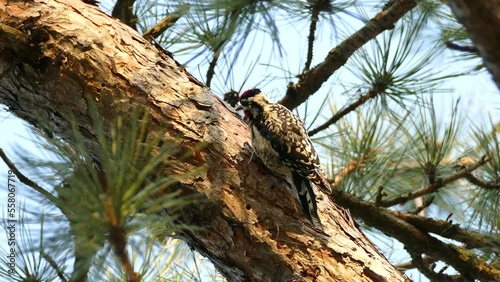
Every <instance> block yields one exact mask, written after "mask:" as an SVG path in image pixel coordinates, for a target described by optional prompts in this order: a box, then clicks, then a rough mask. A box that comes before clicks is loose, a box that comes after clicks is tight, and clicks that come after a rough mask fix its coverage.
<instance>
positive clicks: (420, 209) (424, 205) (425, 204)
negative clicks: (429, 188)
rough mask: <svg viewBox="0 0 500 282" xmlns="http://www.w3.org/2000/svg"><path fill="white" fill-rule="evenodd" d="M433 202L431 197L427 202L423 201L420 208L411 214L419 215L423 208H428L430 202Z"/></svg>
mask: <svg viewBox="0 0 500 282" xmlns="http://www.w3.org/2000/svg"><path fill="white" fill-rule="evenodd" d="M433 201H434V196H432V197H431V198H430V199H429V200H427V201H425V202H424V203H423V204H422V205H421V206H420V207H417V208H416V209H415V210H414V211H413V212H411V213H412V214H419V213H420V212H421V211H423V210H424V209H425V208H427V207H429V206H430V205H431V204H432V202H433Z"/></svg>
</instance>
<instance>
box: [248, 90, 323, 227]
mask: <svg viewBox="0 0 500 282" xmlns="http://www.w3.org/2000/svg"><path fill="white" fill-rule="evenodd" d="M240 104H241V108H242V109H243V110H244V112H245V119H246V120H247V121H248V122H249V125H250V130H251V135H252V146H253V148H254V150H255V153H256V155H257V156H258V157H259V158H260V159H261V160H262V162H263V163H264V164H265V165H266V166H267V167H268V168H269V169H270V170H272V171H274V172H276V173H279V174H282V175H285V176H286V177H288V179H289V180H291V181H292V182H293V186H294V187H295V189H296V192H297V194H298V197H299V200H300V203H301V205H302V208H303V210H304V213H305V214H306V216H307V217H308V219H309V220H310V221H311V222H312V223H313V224H314V222H313V217H314V218H316V219H317V220H318V221H319V217H318V212H317V207H316V199H315V195H314V190H313V188H312V184H314V185H316V186H317V187H318V188H320V189H322V190H323V191H325V192H330V191H331V190H330V184H329V183H328V181H327V180H326V178H325V176H324V173H323V170H322V169H321V166H320V163H319V158H318V155H317V154H316V151H315V150H314V147H313V145H312V143H311V140H310V139H309V136H308V134H307V131H306V129H305V127H304V124H303V123H302V121H301V120H300V119H298V118H297V117H296V116H295V115H294V114H293V113H292V112H291V111H290V110H288V109H287V108H286V107H284V106H282V105H280V104H277V103H273V102H271V101H270V100H269V98H268V97H267V96H266V95H265V94H264V93H262V92H261V91H260V90H259V89H250V90H247V91H245V92H243V94H242V95H241V96H240Z"/></svg>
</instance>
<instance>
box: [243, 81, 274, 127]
mask: <svg viewBox="0 0 500 282" xmlns="http://www.w3.org/2000/svg"><path fill="white" fill-rule="evenodd" d="M269 103H271V101H270V100H269V98H268V97H267V96H266V94H264V93H263V92H262V91H260V89H257V88H253V89H249V90H247V91H245V92H243V94H241V96H240V106H239V107H238V108H237V110H244V112H245V119H246V120H248V119H252V118H253V117H254V116H256V115H257V114H258V113H259V112H260V111H261V110H262V108H263V107H264V106H265V105H267V104H269Z"/></svg>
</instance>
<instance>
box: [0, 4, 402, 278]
mask: <svg viewBox="0 0 500 282" xmlns="http://www.w3.org/2000/svg"><path fill="white" fill-rule="evenodd" d="M0 10H1V11H4V13H3V14H2V17H0V24H4V25H7V26H9V27H12V28H16V29H18V30H19V31H21V32H23V35H24V37H25V38H27V41H28V42H29V45H28V47H27V49H23V47H22V46H26V44H24V45H23V43H22V42H16V41H15V40H14V42H12V41H11V42H10V43H9V44H5V43H4V41H5V38H4V37H3V34H1V31H0V44H1V46H2V48H3V49H2V50H3V52H1V53H0V66H10V65H12V66H13V67H12V68H11V69H10V71H9V72H6V73H5V75H4V77H3V78H2V79H1V80H0V103H2V104H4V105H6V106H7V107H8V108H9V109H10V110H11V111H12V112H13V113H14V114H15V115H17V116H18V117H20V118H22V119H24V120H26V121H27V122H29V123H31V124H33V125H34V126H36V127H39V128H42V129H43V130H46V131H48V132H51V133H53V134H55V135H60V136H62V137H65V136H71V126H70V124H69V122H68V121H67V120H65V119H64V118H63V117H64V116H65V115H64V113H67V112H68V111H69V112H71V113H72V116H74V118H75V121H74V122H75V123H76V126H77V128H78V129H79V130H80V131H81V133H82V135H83V138H85V144H86V145H88V146H89V151H93V150H92V144H93V142H94V138H95V130H94V128H93V126H92V123H91V120H92V119H91V118H90V116H89V105H88V104H87V101H88V100H93V101H97V102H96V104H97V106H98V109H99V111H100V115H101V116H102V117H103V123H109V121H110V119H111V118H112V117H114V116H115V112H116V111H117V110H119V111H122V112H126V110H127V109H130V107H131V104H133V105H139V106H141V107H143V108H144V110H145V111H148V112H149V113H150V115H151V116H152V121H151V127H148V130H151V131H150V132H148V133H150V134H159V133H161V138H162V141H163V142H164V143H167V142H168V143H170V144H173V145H176V146H178V147H180V148H182V149H183V150H184V151H191V150H192V148H193V146H194V145H199V144H203V146H198V147H197V148H198V149H197V151H196V152H195V154H194V156H193V157H190V158H182V156H177V155H172V156H171V158H169V160H168V161H167V160H165V163H164V164H162V165H160V167H159V168H158V174H161V175H191V174H189V172H192V171H193V170H196V169H199V170H201V169H200V168H203V170H202V172H200V174H199V175H196V177H194V176H193V177H190V178H187V179H183V180H182V181H180V182H179V183H178V184H176V185H174V186H173V187H171V189H173V190H174V191H180V192H181V193H182V194H183V195H192V196H196V197H197V199H200V202H197V204H196V205H193V206H188V207H186V208H184V209H183V210H182V211H179V213H178V214H176V216H177V218H178V219H179V223H180V224H186V225H188V226H197V227H200V228H196V229H192V230H186V231H184V230H183V231H182V232H181V233H180V234H179V236H181V237H182V239H184V240H185V241H186V242H187V243H188V244H189V245H190V246H192V247H193V248H195V249H196V250H198V251H199V252H201V253H202V254H203V255H205V256H207V257H208V258H209V259H210V260H211V261H212V262H213V263H214V266H215V267H216V268H217V269H218V270H219V271H220V273H222V274H223V275H224V276H225V277H226V278H227V279H228V280H229V281H283V280H286V281H291V280H306V281H307V280H317V281H346V280H348V279H350V280H353V281H354V280H357V281H361V280H379V281H382V280H394V281H405V280H406V278H405V277H404V276H403V275H402V274H401V273H400V272H399V271H398V270H397V269H395V268H394V267H393V266H391V265H390V264H389V262H388V261H387V260H386V259H385V258H384V257H383V256H382V255H381V254H380V253H379V252H378V251H377V249H376V248H375V247H374V246H373V245H372V244H371V243H370V242H369V241H368V240H367V239H366V237H365V236H364V235H363V234H362V233H361V232H360V231H359V230H358V229H357V228H356V227H355V225H354V224H353V223H352V222H351V220H350V216H348V213H347V214H346V212H345V211H344V210H342V209H340V208H338V207H337V206H336V205H335V204H334V203H333V202H331V201H330V199H328V197H327V196H325V195H324V194H323V193H322V192H320V191H318V192H317V198H318V212H319V214H320V217H321V221H322V223H323V228H324V229H323V231H319V230H316V229H315V228H313V227H312V226H310V224H309V223H307V220H306V219H305V217H304V215H303V214H302V213H301V212H300V210H299V211H295V210H294V209H293V205H292V204H291V203H290V200H289V199H290V198H289V196H290V192H289V191H288V188H289V187H288V184H287V183H286V181H283V180H282V179H281V178H279V177H278V176H275V175H272V174H271V173H270V172H269V170H267V169H265V167H263V166H262V164H261V163H260V162H259V161H258V160H257V159H256V158H255V159H254V160H253V161H251V162H250V163H249V156H250V153H249V152H248V151H247V150H245V149H244V147H243V145H244V144H245V143H246V142H250V137H249V130H248V128H247V126H246V125H245V124H244V123H243V122H242V121H241V119H240V117H239V116H238V115H237V113H235V112H234V111H233V110H232V109H229V107H226V105H225V104H224V103H223V102H222V101H220V100H219V99H218V98H217V97H215V96H214V95H212V94H211V93H210V92H209V90H208V89H207V88H206V87H205V86H204V85H202V84H201V83H199V82H198V81H197V80H196V79H195V78H194V77H192V76H191V75H190V74H189V73H187V72H186V71H185V69H184V68H182V66H179V64H178V63H177V62H175V61H174V60H173V59H172V58H171V57H170V56H169V55H168V54H165V53H164V52H162V51H161V50H158V48H156V47H155V46H153V45H151V44H150V43H149V42H148V41H147V40H146V39H145V38H143V37H142V36H141V35H140V34H138V33H136V32H134V31H133V30H132V29H130V28H128V27H126V26H124V25H123V24H121V23H120V22H118V21H116V20H114V19H112V18H111V17H109V16H108V15H106V14H104V13H103V12H102V11H100V10H99V9H97V8H95V7H93V6H89V5H86V4H84V3H83V2H81V1H77V0H52V1H42V0H33V1H16V2H9V3H8V4H6V3H0ZM49 11H50V12H49ZM19 27H22V29H21V30H20V29H19ZM96 31H99V32H96ZM29 46H36V49H35V50H33V49H30V48H31V47H29ZM30 58H36V60H31V59H30ZM193 144H194V145H193ZM96 155H97V156H96V157H97V158H98V157H99V156H98V154H96ZM97 161H99V160H98V159H97ZM161 175H160V176H161ZM76 231H77V230H75V231H73V232H75V233H76ZM325 234H326V235H325ZM85 251H87V253H88V250H85V249H84V246H80V248H78V246H77V250H76V251H75V256H78V257H79V260H80V261H85V262H87V261H86V260H85V258H86V257H88V256H85ZM78 254H81V255H78ZM76 261H77V260H76V259H75V262H76ZM318 262H321V263H318ZM83 265H84V266H89V265H90V264H83ZM75 269H76V270H77V269H78V266H76V267H75ZM86 271H88V268H86V269H84V270H83V272H81V275H76V274H74V276H73V277H74V279H73V277H72V279H71V280H72V281H75V280H79V281H83V280H85V274H86ZM130 273H132V272H130Z"/></svg>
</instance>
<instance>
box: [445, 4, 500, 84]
mask: <svg viewBox="0 0 500 282" xmlns="http://www.w3.org/2000/svg"><path fill="white" fill-rule="evenodd" d="M447 2H448V5H450V8H451V10H452V11H453V14H454V15H455V17H456V18H457V19H458V20H459V21H460V22H461V23H462V24H463V26H464V27H465V28H466V29H467V31H468V32H469V36H470V38H471V39H472V41H473V42H474V45H476V47H477V50H478V51H479V55H480V56H481V57H482V58H483V61H484V65H485V66H486V68H487V69H488V70H489V71H490V73H491V74H492V76H493V80H494V81H495V82H496V85H497V87H498V88H499V89H500V40H499V38H500V28H499V27H500V1H498V0H448V1H447Z"/></svg>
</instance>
